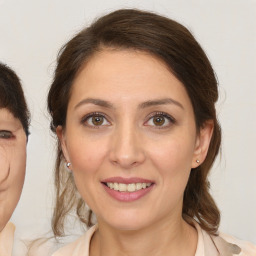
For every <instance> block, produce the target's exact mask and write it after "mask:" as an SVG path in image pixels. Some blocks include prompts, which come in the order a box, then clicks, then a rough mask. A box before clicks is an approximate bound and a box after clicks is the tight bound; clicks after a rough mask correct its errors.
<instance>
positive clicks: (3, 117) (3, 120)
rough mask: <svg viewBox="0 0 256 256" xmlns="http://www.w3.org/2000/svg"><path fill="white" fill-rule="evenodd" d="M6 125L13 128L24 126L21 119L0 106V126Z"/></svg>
mask: <svg viewBox="0 0 256 256" xmlns="http://www.w3.org/2000/svg"><path fill="white" fill-rule="evenodd" d="M4 126H7V127H11V128H12V130H15V129H19V128H22V124H21V122H20V120H19V119H18V118H15V117H14V115H13V114H12V113H11V112H10V110H8V109H7V108H0V128H1V127H4Z"/></svg>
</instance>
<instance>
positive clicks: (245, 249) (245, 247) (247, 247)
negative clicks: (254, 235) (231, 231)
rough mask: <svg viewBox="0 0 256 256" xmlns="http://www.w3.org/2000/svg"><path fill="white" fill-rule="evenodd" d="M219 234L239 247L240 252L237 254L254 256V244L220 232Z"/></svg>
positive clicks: (255, 248)
mask: <svg viewBox="0 0 256 256" xmlns="http://www.w3.org/2000/svg"><path fill="white" fill-rule="evenodd" d="M219 236H220V237H221V238H222V239H224V240H225V241H226V242H228V243H229V244H232V245H237V246H238V247H239V248H241V252H240V254H238V255H239V256H256V245H254V244H252V243H250V242H248V241H243V240H240V239H238V238H236V237H234V236H230V235H227V234H224V233H220V235H219Z"/></svg>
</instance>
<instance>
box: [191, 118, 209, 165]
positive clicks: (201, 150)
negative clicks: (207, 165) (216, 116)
mask: <svg viewBox="0 0 256 256" xmlns="http://www.w3.org/2000/svg"><path fill="white" fill-rule="evenodd" d="M213 129H214V125H213V120H208V121H206V122H205V123H204V124H203V126H202V127H201V128H200V131H199V133H198V135H197V138H196V143H195V150H194V156H193V159H192V164H191V168H196V167H198V166H199V165H200V164H202V163H203V162H204V160H205V158H206V156H207V152H208V149H209V146H210V143H211V138H212V133H213Z"/></svg>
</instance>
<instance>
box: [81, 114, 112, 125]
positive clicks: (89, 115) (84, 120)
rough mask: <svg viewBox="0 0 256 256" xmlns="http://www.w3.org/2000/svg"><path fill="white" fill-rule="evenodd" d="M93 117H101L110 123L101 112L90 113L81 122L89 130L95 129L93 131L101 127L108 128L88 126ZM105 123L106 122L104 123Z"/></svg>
mask: <svg viewBox="0 0 256 256" xmlns="http://www.w3.org/2000/svg"><path fill="white" fill-rule="evenodd" d="M92 117H100V118H104V120H107V122H108V123H110V122H109V121H108V118H107V116H106V115H105V114H103V113H100V112H93V113H89V114H88V115H86V116H84V117H83V118H82V120H81V123H82V124H83V125H85V126H87V127H89V128H93V129H99V128H100V127H101V126H108V125H91V124H88V120H89V119H90V118H92ZM103 122H104V121H103Z"/></svg>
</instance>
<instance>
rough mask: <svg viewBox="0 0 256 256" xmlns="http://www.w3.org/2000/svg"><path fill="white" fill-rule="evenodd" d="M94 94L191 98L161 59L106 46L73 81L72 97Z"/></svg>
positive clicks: (127, 97) (113, 96) (77, 97)
mask: <svg viewBox="0 0 256 256" xmlns="http://www.w3.org/2000/svg"><path fill="white" fill-rule="evenodd" d="M95 95H97V97H100V98H101V97H102V98H111V99H112V100H121V99H122V100H125V99H132V100H136V99H138V100H140V101H143V100H149V99H151V98H152V99H154V98H156V97H157V98H162V97H166V96H167V95H168V96H170V97H176V98H177V99H180V100H181V101H190V100H189V98H188V95H187V93H186V90H185V87H184V85H183V84H182V83H181V82H180V81H179V80H178V79H177V78H176V77H175V76H174V75H173V74H172V73H171V71H170V69H169V68H168V67H167V66H166V64H165V63H164V62H163V61H162V60H160V59H159V58H157V57H155V56H153V55H151V54H149V53H145V52H141V51H135V50H103V51H101V52H98V53H96V54H95V55H93V56H92V57H91V59H90V60H89V61H88V62H87V63H86V64H85V65H84V66H83V68H82V69H81V70H80V72H79V73H78V75H77V77H76V79H75V81H74V83H73V85H72V92H71V100H70V101H79V100H81V99H82V98H83V97H85V96H86V97H95ZM70 103H72V102H70Z"/></svg>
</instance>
